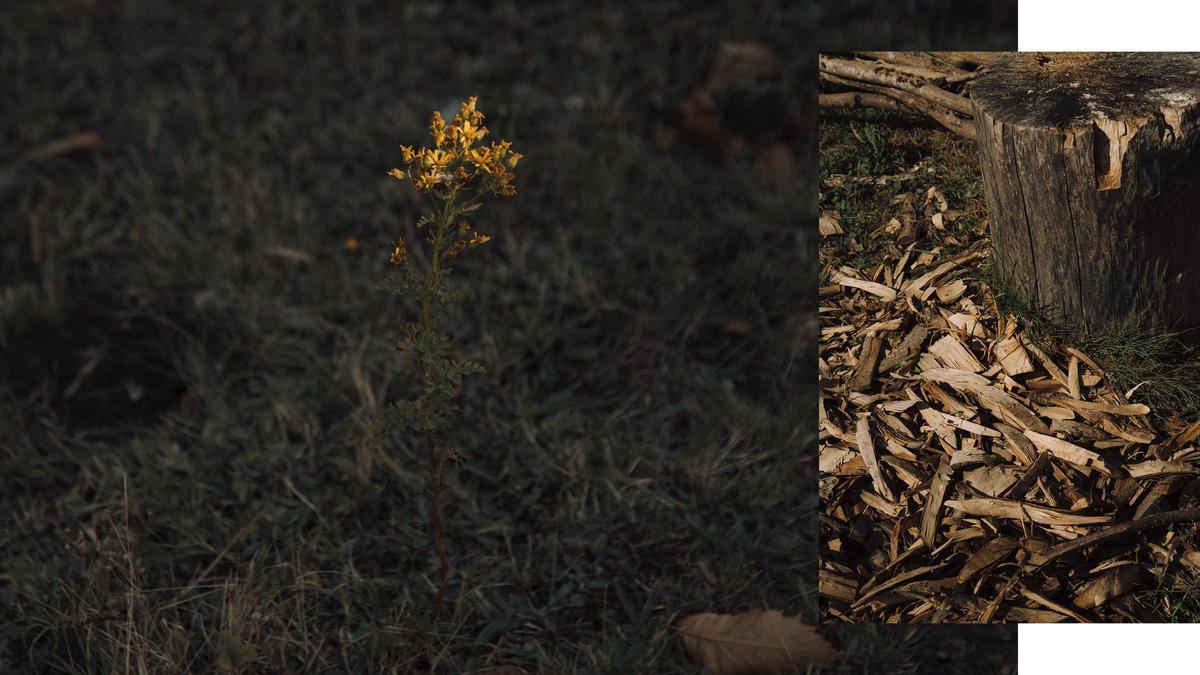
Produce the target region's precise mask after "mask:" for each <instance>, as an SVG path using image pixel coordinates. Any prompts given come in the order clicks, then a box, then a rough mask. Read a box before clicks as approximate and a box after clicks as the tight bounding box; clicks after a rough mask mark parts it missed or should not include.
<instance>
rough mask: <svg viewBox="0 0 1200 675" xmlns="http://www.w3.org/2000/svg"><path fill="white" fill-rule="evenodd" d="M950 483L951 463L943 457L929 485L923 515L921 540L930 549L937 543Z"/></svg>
mask: <svg viewBox="0 0 1200 675" xmlns="http://www.w3.org/2000/svg"><path fill="white" fill-rule="evenodd" d="M949 483H950V462H949V460H948V459H947V458H946V457H943V458H942V460H941V463H939V464H938V468H937V471H936V472H934V474H933V480H932V481H931V482H930V485H929V495H928V496H927V497H926V498H925V507H924V510H923V511H922V513H921V540H922V541H924V542H925V545H926V546H928V547H929V548H931V549H932V548H933V547H934V546H935V545H936V543H937V528H938V525H939V524H940V522H941V513H942V503H943V502H944V501H945V499H946V488H947V487H948V486H949Z"/></svg>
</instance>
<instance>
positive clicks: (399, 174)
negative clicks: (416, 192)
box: [388, 169, 408, 180]
mask: <svg viewBox="0 0 1200 675" xmlns="http://www.w3.org/2000/svg"><path fill="white" fill-rule="evenodd" d="M388 175H389V176H391V177H392V178H395V179H396V180H404V179H405V178H407V177H408V174H407V173H405V172H404V171H401V170H400V169H392V170H391V171H389V172H388Z"/></svg>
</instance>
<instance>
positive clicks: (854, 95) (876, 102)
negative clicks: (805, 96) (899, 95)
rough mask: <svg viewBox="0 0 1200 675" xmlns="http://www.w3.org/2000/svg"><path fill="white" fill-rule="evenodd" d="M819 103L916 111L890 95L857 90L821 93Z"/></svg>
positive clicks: (839, 106) (842, 106) (830, 105)
mask: <svg viewBox="0 0 1200 675" xmlns="http://www.w3.org/2000/svg"><path fill="white" fill-rule="evenodd" d="M819 103H820V105H821V107H822V108H849V109H854V108H879V109H881V110H899V111H900V112H916V111H914V110H913V109H912V108H910V107H908V106H906V105H904V104H903V103H901V102H900V101H899V100H897V99H894V98H892V97H890V96H884V95H883V94H866V93H862V92H857V91H848V92H843V93H841V94H821V96H820V99H819Z"/></svg>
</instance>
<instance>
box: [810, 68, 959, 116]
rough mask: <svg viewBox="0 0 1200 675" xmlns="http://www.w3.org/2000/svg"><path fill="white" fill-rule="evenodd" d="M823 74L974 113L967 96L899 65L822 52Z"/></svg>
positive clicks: (954, 109) (956, 110) (951, 108)
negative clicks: (858, 59) (853, 58)
mask: <svg viewBox="0 0 1200 675" xmlns="http://www.w3.org/2000/svg"><path fill="white" fill-rule="evenodd" d="M819 62H820V69H821V72H822V73H829V74H831V75H837V76H839V77H844V78H847V79H851V80H858V81H860V82H867V83H870V84H875V85H880V86H883V87H890V88H892V89H900V90H901V91H905V92H908V93H910V94H914V95H916V96H918V97H920V98H923V99H926V100H928V101H930V102H931V103H935V104H937V105H940V106H942V107H943V108H949V109H950V110H953V111H955V112H958V113H962V114H963V115H971V114H973V109H972V107H971V102H970V101H969V100H967V99H966V98H965V97H963V96H959V95H957V94H951V93H950V92H948V91H946V90H945V89H939V88H938V87H935V86H934V85H932V84H930V83H929V81H928V80H926V79H925V78H922V77H917V76H915V75H912V74H911V73H908V72H905V71H904V70H901V69H899V68H897V67H896V66H894V65H892V64H890V63H885V62H882V61H854V60H851V59H840V58H837V57H834V56H829V55H826V54H821V55H820V56H819Z"/></svg>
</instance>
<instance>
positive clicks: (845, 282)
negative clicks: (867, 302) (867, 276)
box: [809, 220, 896, 302]
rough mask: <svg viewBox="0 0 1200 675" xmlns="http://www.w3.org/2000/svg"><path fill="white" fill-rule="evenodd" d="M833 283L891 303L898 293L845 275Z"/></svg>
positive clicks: (837, 277)
mask: <svg viewBox="0 0 1200 675" xmlns="http://www.w3.org/2000/svg"><path fill="white" fill-rule="evenodd" d="M809 222H810V223H811V222H812V221H811V220H810V221H809ZM833 283H835V284H838V285H840V286H849V287H851V288H857V289H859V290H860V291H865V292H867V293H870V294H871V295H875V296H878V297H880V298H883V300H884V301H885V302H891V301H892V300H895V299H896V291H895V290H894V289H891V288H888V287H887V286H884V285H883V284H878V283H875V282H874V281H863V280H862V279H854V278H851V277H848V276H846V275H844V274H838V275H835V276H834V277H833Z"/></svg>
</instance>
